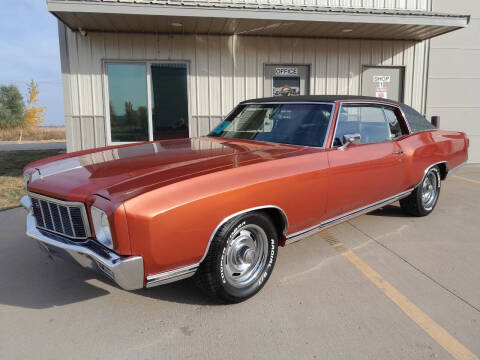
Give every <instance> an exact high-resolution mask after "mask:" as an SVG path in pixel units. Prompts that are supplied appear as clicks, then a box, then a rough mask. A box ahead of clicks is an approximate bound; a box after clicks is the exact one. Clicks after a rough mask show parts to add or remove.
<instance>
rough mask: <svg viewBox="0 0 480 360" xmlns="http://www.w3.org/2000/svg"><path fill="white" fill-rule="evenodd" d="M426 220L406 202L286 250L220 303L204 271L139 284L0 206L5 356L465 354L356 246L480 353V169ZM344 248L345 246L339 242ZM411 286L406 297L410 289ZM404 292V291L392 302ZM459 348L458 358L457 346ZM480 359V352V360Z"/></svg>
mask: <svg viewBox="0 0 480 360" xmlns="http://www.w3.org/2000/svg"><path fill="white" fill-rule="evenodd" d="M442 185H443V188H442V194H441V196H440V201H439V204H438V205H437V208H436V209H435V211H434V212H433V213H432V214H431V215H430V216H428V217H425V218H412V217H408V216H405V215H404V214H403V213H402V212H401V211H400V209H399V208H398V204H397V205H392V206H387V207H385V208H383V209H381V210H377V211H375V212H373V213H370V214H367V215H364V216H362V217H359V218H356V219H354V220H351V221H349V222H348V223H344V224H341V225H338V226H336V227H333V228H330V229H328V230H326V231H324V232H321V233H319V234H316V235H314V236H312V237H310V238H308V239H305V240H302V241H300V242H298V243H294V244H291V245H289V246H287V247H285V248H282V249H281V250H280V252H279V257H278V260H277V264H276V268H275V271H274V273H273V275H272V277H271V278H270V280H269V282H268V283H267V285H266V287H265V288H264V289H263V290H262V291H261V292H260V293H259V294H258V295H256V296H255V297H254V298H252V299H250V300H249V301H247V302H244V303H241V304H237V305H217V304H215V303H214V302H212V301H211V300H209V299H207V298H205V297H204V296H203V295H202V294H201V293H200V292H199V291H198V290H197V289H196V288H195V287H194V285H193V283H192V281H191V280H188V279H187V280H184V281H182V282H179V283H174V284H170V285H166V286H163V287H157V288H152V289H148V290H141V291H135V292H126V291H123V290H120V289H118V288H117V287H116V286H114V285H113V284H112V283H111V282H109V281H108V280H105V279H104V278H103V277H100V276H97V275H96V274H93V273H91V272H87V271H86V270H84V269H80V268H78V267H76V266H74V265H71V264H69V263H66V262H64V261H62V260H57V261H55V262H51V261H50V260H49V259H47V258H46V257H45V256H44V254H43V253H41V252H40V251H39V249H38V248H37V245H36V244H35V243H34V242H33V241H32V240H30V239H28V238H27V237H25V235H24V226H25V221H24V213H23V210H22V209H13V210H8V211H5V212H2V213H0V229H1V230H2V231H1V232H0V274H1V275H0V354H2V355H1V356H2V358H5V359H33V358H35V359H47V358H48V359H63V358H69V359H92V358H98V359H113V358H115V359H184V358H185V359H188V358H192V359H273V358H275V359H289V360H291V359H356V360H357V359H452V358H454V357H453V356H452V355H451V353H449V352H448V351H447V349H449V347H448V344H445V343H444V341H442V338H436V339H435V337H432V336H431V335H429V334H427V332H426V331H425V330H424V329H422V327H421V326H420V325H421V324H419V322H418V321H417V320H418V319H417V317H416V316H413V317H409V316H407V315H406V313H405V311H404V309H402V307H401V303H400V305H399V304H398V303H396V302H395V301H394V300H395V299H394V297H393V298H392V297H390V295H391V294H386V293H385V292H384V291H382V289H381V288H380V287H379V286H378V285H376V284H375V283H374V282H372V281H371V279H369V278H368V277H367V276H365V273H362V271H361V270H359V268H357V267H356V266H354V264H353V263H352V262H351V261H349V259H348V258H347V257H346V256H342V254H341V253H339V251H337V249H336V247H335V244H338V243H342V244H343V247H344V248H345V249H347V250H351V251H352V252H353V253H354V254H355V256H357V257H358V258H359V259H361V260H362V261H363V262H364V263H365V265H367V266H368V267H370V268H371V269H373V270H374V271H375V272H376V273H378V275H379V276H380V280H379V281H380V284H390V285H391V286H392V287H394V288H395V289H396V290H397V291H398V292H399V293H400V294H401V296H403V297H404V298H405V299H407V301H408V302H409V303H410V304H413V305H414V306H416V307H418V308H419V309H420V310H421V311H422V312H423V313H424V314H425V315H426V316H427V317H428V318H429V319H431V320H432V321H433V322H434V323H436V324H437V325H438V326H439V327H440V328H441V329H443V330H444V331H445V332H446V333H447V334H448V335H450V336H451V337H452V338H454V339H455V340H456V341H457V342H458V343H459V344H461V345H462V346H464V347H465V349H467V350H468V351H470V352H471V354H474V356H476V357H479V356H480V342H479V341H478V340H479V339H480V286H479V284H480V262H479V261H478V259H479V257H480V241H479V236H478V233H479V228H480V224H479V218H478V215H479V214H480V201H479V200H480V167H478V166H470V167H465V168H463V169H462V170H461V171H459V172H458V173H457V174H455V176H452V177H450V178H449V179H448V180H447V181H446V182H444V183H443V184H442ZM332 245H334V246H332ZM397 296H398V294H397ZM392 299H393V300H392ZM457 358H458V357H457ZM472 359H474V358H472Z"/></svg>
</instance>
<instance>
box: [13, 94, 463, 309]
mask: <svg viewBox="0 0 480 360" xmlns="http://www.w3.org/2000/svg"><path fill="white" fill-rule="evenodd" d="M468 145H469V140H468V138H467V137H466V135H465V134H464V133H461V132H453V131H442V130H438V129H436V128H434V127H433V126H432V125H431V124H430V123H429V122H428V121H427V120H426V119H425V118H424V117H423V116H422V115H420V114H419V113H418V112H417V111H415V110H414V109H412V108H411V107H409V106H407V105H404V104H400V103H397V102H394V101H389V100H385V99H378V98H366V97H352V96H298V97H279V98H278V97H277V98H266V99H257V100H249V101H244V102H242V103H240V104H239V105H238V106H237V107H236V108H235V109H234V110H233V111H232V112H231V113H230V114H229V115H228V116H227V117H226V118H225V120H224V121H223V122H222V123H220V124H219V125H218V126H217V127H216V128H215V129H214V130H213V131H212V132H211V133H210V134H209V135H207V136H205V137H199V138H191V139H178V140H168V141H153V142H143V143H134V144H127V145H125V144H123V145H119V146H109V147H105V148H101V149H92V150H87V151H80V152H74V153H69V154H62V155H59V156H55V157H51V158H48V159H44V160H40V161H37V162H34V163H32V164H29V165H27V166H26V167H25V169H24V174H25V181H26V186H27V196H25V197H24V198H23V199H22V204H23V206H24V207H25V208H26V209H27V211H28V215H27V235H28V236H30V237H32V238H34V239H36V240H37V241H38V242H39V244H40V245H41V248H43V249H45V250H46V251H47V252H48V253H49V254H52V255H58V256H61V257H64V258H68V259H70V260H72V261H74V262H77V263H78V264H80V265H82V266H84V267H86V268H93V269H96V270H98V271H100V272H101V273H103V274H105V275H107V276H108V277H110V278H111V279H113V281H115V282H116V283H117V284H118V285H119V286H120V287H122V288H124V289H126V290H133V289H139V288H143V287H152V286H156V285H161V284H166V283H169V282H172V281H177V280H180V279H184V278H187V277H190V276H195V278H196V280H197V283H198V284H199V285H200V286H201V288H203V289H204V290H206V291H207V292H208V293H210V294H212V295H213V296H215V297H217V298H219V299H221V300H223V301H226V302H239V301H242V300H245V299H247V298H249V297H251V296H253V295H254V294H255V293H257V292H258V291H259V290H260V289H261V288H262V287H263V286H264V285H265V283H266V282H267V280H268V278H269V276H270V274H271V273H272V271H273V268H274V266H275V260H276V258H277V251H278V247H279V246H284V245H285V244H288V243H291V242H294V241H297V240H299V239H301V238H303V237H305V236H308V235H310V234H312V233H313V232H316V231H319V230H322V229H325V228H327V227H329V226H332V225H334V224H337V223H339V222H342V221H345V220H347V219H350V218H352V217H354V216H357V215H360V214H363V213H366V212H369V211H372V210H374V209H376V208H379V207H382V206H384V205H387V204H389V203H392V202H395V201H397V200H400V206H401V208H402V209H403V210H405V211H406V212H407V213H409V214H411V215H413V216H425V215H428V214H429V213H430V212H431V211H432V210H433V209H434V207H435V205H436V203H437V200H438V197H439V194H440V186H441V180H444V179H445V178H446V177H447V175H448V174H449V173H450V172H451V171H452V170H453V169H455V168H457V167H458V166H459V165H461V164H463V163H464V162H465V161H466V160H467V151H468Z"/></svg>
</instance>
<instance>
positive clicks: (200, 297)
mask: <svg viewBox="0 0 480 360" xmlns="http://www.w3.org/2000/svg"><path fill="white" fill-rule="evenodd" d="M134 293H136V294H138V295H141V296H147V297H149V298H152V299H155V300H160V301H168V302H175V303H179V304H189V305H222V303H221V302H219V301H217V300H215V299H213V298H211V297H209V296H207V295H206V294H204V293H203V292H202V291H201V290H200V288H198V287H197V286H196V285H195V281H194V280H193V278H188V279H185V280H181V281H177V282H174V283H170V284H167V285H161V286H156V287H153V288H150V289H140V290H136V291H134Z"/></svg>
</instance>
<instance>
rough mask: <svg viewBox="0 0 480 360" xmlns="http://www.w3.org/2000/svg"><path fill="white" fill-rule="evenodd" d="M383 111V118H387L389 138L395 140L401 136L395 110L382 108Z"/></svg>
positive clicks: (400, 128) (400, 127) (401, 132)
mask: <svg viewBox="0 0 480 360" xmlns="http://www.w3.org/2000/svg"><path fill="white" fill-rule="evenodd" d="M383 111H384V112H385V117H386V118H387V121H388V125H389V127H390V134H391V138H392V139H396V138H399V137H401V136H402V135H403V131H402V126H401V125H400V121H398V117H397V114H396V113H395V110H393V109H390V108H384V109H383Z"/></svg>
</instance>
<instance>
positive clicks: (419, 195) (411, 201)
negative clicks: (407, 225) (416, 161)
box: [400, 166, 441, 216]
mask: <svg viewBox="0 0 480 360" xmlns="http://www.w3.org/2000/svg"><path fill="white" fill-rule="evenodd" d="M440 184H441V174H440V169H439V168H438V166H434V167H432V168H431V169H430V170H428V172H427V174H426V175H425V177H424V178H423V180H422V182H421V183H420V185H418V186H417V187H416V188H415V190H413V192H412V193H411V194H410V195H409V196H408V197H406V198H405V199H402V200H400V206H401V207H402V209H403V210H404V211H405V212H406V213H408V214H410V215H414V216H426V215H428V214H430V213H431V212H432V211H433V209H434V208H435V205H437V201H438V197H439V196H440Z"/></svg>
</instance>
